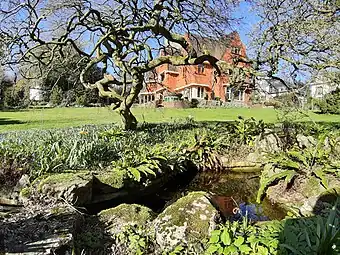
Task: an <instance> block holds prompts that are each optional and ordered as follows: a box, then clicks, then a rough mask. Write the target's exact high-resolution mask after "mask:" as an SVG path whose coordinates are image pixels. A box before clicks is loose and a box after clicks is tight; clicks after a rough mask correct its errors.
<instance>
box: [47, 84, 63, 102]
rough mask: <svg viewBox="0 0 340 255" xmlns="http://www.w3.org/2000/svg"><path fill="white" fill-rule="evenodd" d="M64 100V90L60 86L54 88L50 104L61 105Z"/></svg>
mask: <svg viewBox="0 0 340 255" xmlns="http://www.w3.org/2000/svg"><path fill="white" fill-rule="evenodd" d="M62 100H63V90H62V89H61V88H60V87H59V86H54V87H53V89H52V91H51V95H50V102H51V103H52V104H54V105H59V104H61V102H62Z"/></svg>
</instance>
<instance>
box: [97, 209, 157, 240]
mask: <svg viewBox="0 0 340 255" xmlns="http://www.w3.org/2000/svg"><path fill="white" fill-rule="evenodd" d="M98 217H99V220H100V221H101V222H103V223H104V224H105V225H107V226H108V230H109V232H110V233H111V234H117V233H119V232H121V231H123V230H124V228H125V227H126V226H134V225H138V226H145V227H146V226H147V225H148V224H149V223H150V222H151V221H152V220H153V219H154V218H155V214H154V212H153V211H152V210H151V209H150V208H147V207H145V206H142V205H137V204H121V205H119V206H117V207H114V208H110V209H107V210H104V211H101V212H100V213H99V214H98Z"/></svg>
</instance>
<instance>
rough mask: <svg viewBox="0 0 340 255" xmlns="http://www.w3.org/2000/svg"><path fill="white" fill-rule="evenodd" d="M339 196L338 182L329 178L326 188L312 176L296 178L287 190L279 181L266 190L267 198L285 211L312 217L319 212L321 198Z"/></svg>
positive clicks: (339, 183) (339, 185) (336, 179)
mask: <svg viewBox="0 0 340 255" xmlns="http://www.w3.org/2000/svg"><path fill="white" fill-rule="evenodd" d="M339 194H340V180H339V179H338V178H335V177H329V179H328V187H327V188H325V187H323V186H322V185H321V183H320V180H319V179H318V178H316V177H314V176H310V177H308V178H298V179H296V180H295V181H294V186H293V187H291V188H290V189H287V184H286V183H285V182H284V181H280V182H279V183H278V184H276V185H274V186H271V187H269V188H268V190H267V197H268V198H269V199H270V201H271V202H273V203H276V204H278V205H280V206H282V207H283V208H285V209H286V210H289V211H295V212H296V211H298V212H299V213H301V214H302V215H304V216H312V215H314V214H315V213H317V212H318V211H319V207H320V203H321V202H322V200H323V197H325V196H329V195H333V196H334V197H335V196H339Z"/></svg>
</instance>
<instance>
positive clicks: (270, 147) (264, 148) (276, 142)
mask: <svg viewBox="0 0 340 255" xmlns="http://www.w3.org/2000/svg"><path fill="white" fill-rule="evenodd" d="M256 148H257V150H258V151H259V152H276V151H280V150H281V148H282V142H281V140H280V138H279V137H278V136H277V134H275V133H270V134H267V135H265V136H264V137H263V138H262V139H261V140H259V141H257V142H256Z"/></svg>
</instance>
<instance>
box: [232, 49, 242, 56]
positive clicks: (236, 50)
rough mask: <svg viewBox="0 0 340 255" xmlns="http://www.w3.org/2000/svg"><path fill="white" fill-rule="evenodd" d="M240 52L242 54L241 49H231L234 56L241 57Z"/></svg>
mask: <svg viewBox="0 0 340 255" xmlns="http://www.w3.org/2000/svg"><path fill="white" fill-rule="evenodd" d="M240 52H241V49H240V48H237V47H232V48H231V53H233V54H237V55H239V54H240Z"/></svg>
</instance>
